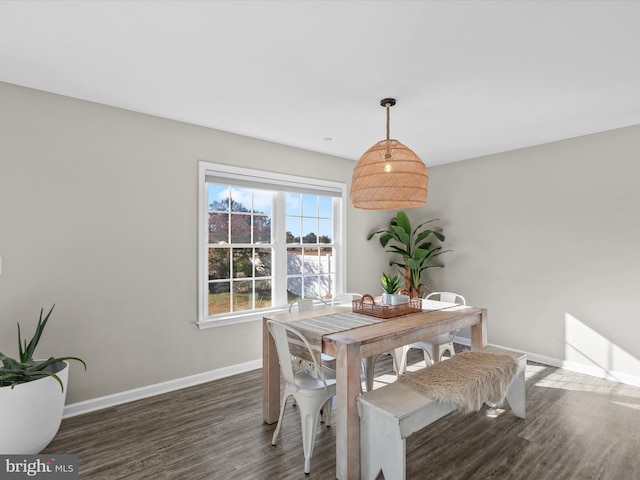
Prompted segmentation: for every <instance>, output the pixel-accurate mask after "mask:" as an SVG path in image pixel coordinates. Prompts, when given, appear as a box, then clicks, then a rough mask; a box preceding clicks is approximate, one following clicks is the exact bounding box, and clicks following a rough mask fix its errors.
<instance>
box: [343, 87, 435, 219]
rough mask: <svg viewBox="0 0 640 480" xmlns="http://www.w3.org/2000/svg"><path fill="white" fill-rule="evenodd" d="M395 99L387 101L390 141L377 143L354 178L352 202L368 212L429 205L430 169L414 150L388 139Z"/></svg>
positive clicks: (385, 104)
mask: <svg viewBox="0 0 640 480" xmlns="http://www.w3.org/2000/svg"><path fill="white" fill-rule="evenodd" d="M395 104H396V101H395V99H393V98H385V99H383V100H381V101H380V105H382V106H383V107H385V108H386V109H387V138H386V140H381V141H380V142H378V143H376V144H375V145H374V146H373V147H371V148H370V149H369V150H367V151H366V152H365V153H364V154H363V155H362V156H361V157H360V160H358V164H357V165H356V168H354V169H353V177H352V179H351V203H353V206H354V207H356V208H362V209H365V210H396V209H400V208H410V207H419V206H421V205H424V204H425V203H426V202H427V181H428V179H429V174H428V173H427V167H426V166H425V164H424V163H423V162H422V160H420V158H419V157H418V156H417V155H416V154H415V153H413V151H412V150H411V149H410V148H409V147H407V146H406V145H403V144H402V143H400V142H399V141H397V140H393V139H390V138H389V108H390V107H392V106H394V105H395Z"/></svg>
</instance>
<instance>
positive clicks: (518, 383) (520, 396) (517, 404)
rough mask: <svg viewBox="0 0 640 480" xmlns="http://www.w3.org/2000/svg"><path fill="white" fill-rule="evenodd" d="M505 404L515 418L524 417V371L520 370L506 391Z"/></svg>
mask: <svg viewBox="0 0 640 480" xmlns="http://www.w3.org/2000/svg"><path fill="white" fill-rule="evenodd" d="M507 402H509V406H510V407H511V410H512V411H513V413H514V414H515V416H516V417H519V418H525V417H526V413H527V412H526V402H525V380H524V369H523V368H521V369H520V371H519V372H518V374H517V375H516V378H514V380H513V382H512V383H511V385H510V386H509V388H508V390H507Z"/></svg>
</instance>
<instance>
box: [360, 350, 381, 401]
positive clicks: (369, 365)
mask: <svg viewBox="0 0 640 480" xmlns="http://www.w3.org/2000/svg"><path fill="white" fill-rule="evenodd" d="M379 356H380V355H374V356H373V357H367V358H365V359H363V362H364V379H365V383H366V385H367V392H370V391H371V390H373V379H374V377H375V372H374V370H375V366H376V360H377V359H378V357H379Z"/></svg>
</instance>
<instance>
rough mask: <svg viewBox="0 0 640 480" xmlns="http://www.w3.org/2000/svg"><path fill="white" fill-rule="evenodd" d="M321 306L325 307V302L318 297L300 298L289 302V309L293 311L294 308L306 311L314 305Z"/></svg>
mask: <svg viewBox="0 0 640 480" xmlns="http://www.w3.org/2000/svg"><path fill="white" fill-rule="evenodd" d="M316 305H317V306H319V307H321V308H324V307H327V306H328V305H327V303H326V302H325V301H324V300H321V299H319V298H301V299H299V300H296V301H294V302H291V303H290V304H289V311H290V312H294V311H295V310H296V309H297V310H298V311H299V312H308V311H310V310H313V309H314V308H315V306H316Z"/></svg>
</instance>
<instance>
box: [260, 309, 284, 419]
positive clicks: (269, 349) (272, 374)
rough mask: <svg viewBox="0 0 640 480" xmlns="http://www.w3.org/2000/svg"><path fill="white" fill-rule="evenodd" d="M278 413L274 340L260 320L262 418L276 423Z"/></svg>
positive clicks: (277, 381) (278, 402) (278, 372)
mask: <svg viewBox="0 0 640 480" xmlns="http://www.w3.org/2000/svg"><path fill="white" fill-rule="evenodd" d="M279 415H280V364H279V363H278V352H277V351H276V342H274V341H273V337H272V336H271V334H270V333H269V328H267V320H266V319H263V320H262V418H263V419H264V421H265V423H269V424H271V423H276V422H277V421H278V416H279Z"/></svg>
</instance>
